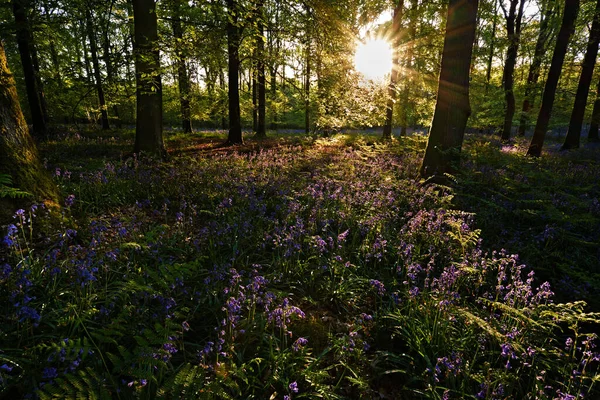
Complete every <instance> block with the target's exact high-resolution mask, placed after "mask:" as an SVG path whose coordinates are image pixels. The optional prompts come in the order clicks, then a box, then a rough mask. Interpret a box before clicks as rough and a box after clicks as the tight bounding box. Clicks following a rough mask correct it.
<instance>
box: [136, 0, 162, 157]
mask: <svg viewBox="0 0 600 400" xmlns="http://www.w3.org/2000/svg"><path fill="white" fill-rule="evenodd" d="M133 22H134V25H135V27H134V29H135V32H134V36H135V53H136V54H135V75H136V86H137V88H136V89H137V110H136V125H135V147H134V151H135V152H136V153H139V152H141V151H143V152H147V153H151V154H155V155H158V156H159V157H164V156H165V155H166V151H165V145H164V142H163V105H162V81H161V75H160V54H159V51H158V26H157V19H156V2H155V1H154V0H133Z"/></svg>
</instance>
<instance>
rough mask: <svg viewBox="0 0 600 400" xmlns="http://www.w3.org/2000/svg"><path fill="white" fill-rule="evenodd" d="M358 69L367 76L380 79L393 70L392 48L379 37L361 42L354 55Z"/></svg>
mask: <svg viewBox="0 0 600 400" xmlns="http://www.w3.org/2000/svg"><path fill="white" fill-rule="evenodd" d="M354 65H355V67H356V70H357V71H358V72H360V73H362V74H363V75H364V76H365V78H367V79H372V80H380V79H383V78H384V77H385V75H386V74H389V73H390V71H391V70H392V48H391V47H390V44H389V43H388V42H387V41H386V40H384V39H379V38H374V39H367V40H365V41H363V42H359V44H358V46H357V48H356V53H355V56H354Z"/></svg>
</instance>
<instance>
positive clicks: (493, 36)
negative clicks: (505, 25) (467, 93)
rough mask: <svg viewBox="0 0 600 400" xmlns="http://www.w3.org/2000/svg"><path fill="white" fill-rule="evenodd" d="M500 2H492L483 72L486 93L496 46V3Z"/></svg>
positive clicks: (498, 0) (497, 0) (496, 0)
mask: <svg viewBox="0 0 600 400" xmlns="http://www.w3.org/2000/svg"><path fill="white" fill-rule="evenodd" d="M500 1H502V0H495V1H494V14H493V17H492V18H493V19H492V34H491V42H490V52H489V55H488V59H487V67H486V71H485V91H486V93H487V91H488V89H489V87H490V79H491V78H492V63H493V62H494V50H495V46H496V29H497V27H498V2H500Z"/></svg>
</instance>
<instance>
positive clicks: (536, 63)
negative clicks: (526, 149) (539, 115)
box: [519, 0, 556, 136]
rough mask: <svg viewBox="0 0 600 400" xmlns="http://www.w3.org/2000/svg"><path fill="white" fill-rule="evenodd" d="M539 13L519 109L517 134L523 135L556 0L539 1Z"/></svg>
mask: <svg viewBox="0 0 600 400" xmlns="http://www.w3.org/2000/svg"><path fill="white" fill-rule="evenodd" d="M540 4H541V6H540V7H541V10H540V11H541V13H540V15H541V16H540V29H539V32H538V37H537V40H536V42H535V50H534V51H533V58H532V60H531V64H530V65H529V72H528V73H527V83H526V84H525V96H524V97H525V98H524V99H523V108H522V110H521V118H520V121H519V136H525V131H526V130H527V128H528V126H529V111H530V110H531V108H532V107H533V96H534V89H535V86H536V84H537V81H538V79H539V77H540V70H541V67H542V59H543V56H544V53H545V52H546V47H547V43H548V40H549V39H550V36H551V35H552V31H553V29H552V24H551V23H550V21H551V19H552V15H553V13H554V9H555V6H556V0H546V1H541V2H540Z"/></svg>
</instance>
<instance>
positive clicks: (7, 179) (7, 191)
mask: <svg viewBox="0 0 600 400" xmlns="http://www.w3.org/2000/svg"><path fill="white" fill-rule="evenodd" d="M11 186H12V177H11V176H10V175H8V174H0V199H2V198H10V199H22V198H25V197H31V194H30V193H27V192H24V191H22V190H19V189H17V188H13V187H11Z"/></svg>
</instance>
